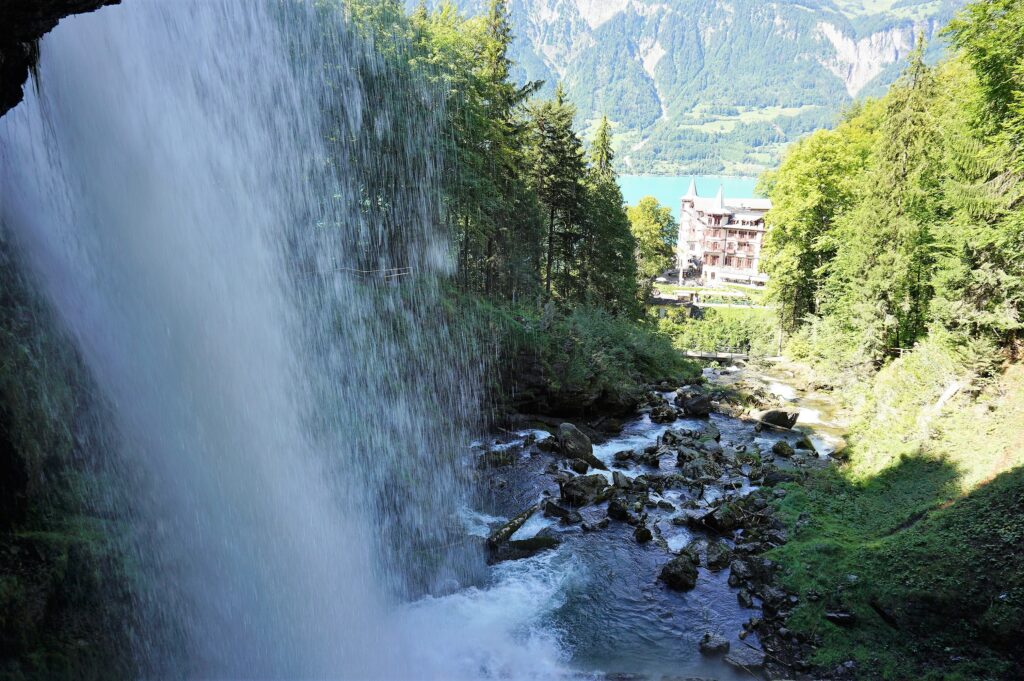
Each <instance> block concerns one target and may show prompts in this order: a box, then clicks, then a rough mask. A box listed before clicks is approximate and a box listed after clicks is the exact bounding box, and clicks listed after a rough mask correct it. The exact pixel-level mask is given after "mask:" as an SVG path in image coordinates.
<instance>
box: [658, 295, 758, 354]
mask: <svg viewBox="0 0 1024 681" xmlns="http://www.w3.org/2000/svg"><path fill="white" fill-rule="evenodd" d="M658 328H659V329H660V330H661V332H662V333H664V334H666V335H668V336H669V337H671V338H672V343H673V344H674V345H675V346H676V347H677V348H679V349H680V350H705V351H709V352H715V351H725V350H732V351H735V352H746V353H748V354H750V355H752V356H755V357H770V356H774V355H776V354H778V324H777V322H776V320H775V316H774V314H772V311H771V310H764V309H758V308H752V309H741V308H713V307H712V308H705V309H702V310H701V311H700V317H690V316H689V315H688V314H687V313H686V311H684V310H674V311H672V312H670V313H669V314H668V315H666V316H665V317H664V318H663V319H660V320H658Z"/></svg>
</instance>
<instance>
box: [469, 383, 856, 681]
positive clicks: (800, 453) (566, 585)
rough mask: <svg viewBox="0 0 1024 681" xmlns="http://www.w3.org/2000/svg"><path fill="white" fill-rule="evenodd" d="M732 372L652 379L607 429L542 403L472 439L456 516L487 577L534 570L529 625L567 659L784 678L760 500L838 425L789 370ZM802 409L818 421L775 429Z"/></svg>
mask: <svg viewBox="0 0 1024 681" xmlns="http://www.w3.org/2000/svg"><path fill="white" fill-rule="evenodd" d="M747 373H748V372H747V371H746V370H742V371H738V370H736V369H732V368H730V369H725V370H722V371H710V370H706V371H705V375H706V377H707V379H708V380H707V382H705V383H703V384H694V385H684V386H673V385H669V384H660V385H658V386H652V390H651V392H650V394H649V396H648V399H647V400H646V405H645V406H644V407H643V408H642V409H641V410H640V411H639V413H637V414H636V415H635V416H634V417H633V418H632V419H629V420H626V421H625V422H619V423H615V424H614V425H612V426H611V429H610V430H609V429H608V428H607V427H606V428H605V429H604V430H600V429H593V428H591V427H590V426H588V424H586V423H562V424H559V425H557V426H554V425H551V423H552V422H551V421H550V420H549V419H544V420H543V423H544V424H545V427H544V428H543V429H521V430H517V431H515V432H510V433H507V434H506V435H505V436H503V437H498V438H496V439H495V438H492V439H490V440H488V441H487V442H477V443H474V448H473V456H474V457H476V462H477V465H476V469H477V472H478V487H479V491H478V495H477V497H476V503H475V507H474V510H473V511H467V518H468V519H469V524H471V525H472V526H473V527H472V529H471V532H472V533H473V534H476V535H477V536H479V537H481V539H483V540H484V543H485V545H486V550H487V555H488V560H489V562H490V563H491V565H492V568H491V569H492V571H493V577H494V579H495V580H496V581H497V583H498V584H499V587H496V588H508V587H509V585H510V584H515V583H517V582H522V583H527V584H531V583H533V584H535V583H537V580H538V578H540V581H541V582H542V583H543V584H544V585H545V588H544V589H543V590H542V591H541V592H538V593H537V594H529V595H527V598H531V597H533V598H534V605H535V607H536V608H537V610H536V611H535V612H534V614H533V615H532V616H531V618H530V623H529V627H530V628H532V631H544V632H547V633H546V635H547V636H551V637H553V640H554V642H555V644H556V645H557V647H558V648H559V649H560V650H561V651H562V655H563V656H564V657H565V661H566V662H567V663H568V666H569V668H570V669H571V670H572V672H571V673H572V674H574V675H576V674H578V675H579V677H580V678H598V679H601V678H606V679H636V680H642V679H651V680H661V679H665V680H668V679H718V680H720V681H730V680H734V679H750V678H799V672H800V671H801V668H802V667H803V664H802V662H801V661H800V660H801V659H802V657H803V656H804V655H806V654H807V653H809V648H808V647H807V645H806V644H805V642H803V641H801V640H798V639H796V638H795V637H794V636H793V635H792V634H790V632H789V631H788V630H787V629H786V628H785V626H784V619H785V616H786V615H787V614H788V612H789V610H790V609H792V607H793V606H794V605H796V603H797V602H798V601H797V599H796V597H795V596H793V595H790V594H788V593H786V592H784V591H783V590H781V589H780V588H779V587H778V586H777V585H776V584H775V579H774V578H775V575H776V573H777V570H778V566H777V565H776V564H775V563H774V562H773V561H771V560H769V559H767V558H765V557H764V555H763V554H764V553H765V552H767V551H768V550H770V549H771V548H773V547H775V546H778V545H780V544H782V543H783V542H785V541H786V538H787V537H786V531H785V529H784V527H783V525H782V523H781V522H780V521H779V520H778V519H777V518H775V517H774V515H773V513H772V511H771V504H772V502H773V500H775V499H776V498H779V497H782V496H784V495H785V493H786V492H785V490H784V489H781V488H778V487H776V485H777V484H779V483H781V482H786V481H792V480H797V479H799V478H801V477H802V476H803V475H804V474H805V472H806V471H807V470H809V469H811V468H815V467H820V466H824V465H828V462H829V456H828V453H829V452H830V451H832V447H833V445H832V443H833V442H835V438H834V431H838V430H839V429H838V427H834V428H829V427H828V424H824V423H822V419H821V418H820V414H821V413H822V409H823V408H824V407H823V405H822V404H816V405H815V409H814V410H813V413H811V412H809V411H808V408H807V407H805V406H804V405H803V403H802V400H801V399H799V398H798V397H797V393H796V391H794V390H793V389H792V388H790V387H789V386H787V385H785V384H783V383H780V382H777V381H775V380H774V379H765V378H757V377H751V376H748V375H747ZM741 384H742V385H741ZM804 415H810V416H811V419H810V420H811V421H812V422H815V423H816V424H817V425H823V426H825V427H824V428H823V430H824V431H826V432H825V433H824V434H823V435H822V434H819V433H818V432H816V431H815V430H811V429H807V428H799V427H798V429H790V426H793V425H797V424H798V419H799V418H801V417H802V416H804ZM601 423H602V422H601V421H596V422H595V424H596V425H597V426H599V427H600V425H601ZM541 576H542V577H541ZM532 635H536V634H532Z"/></svg>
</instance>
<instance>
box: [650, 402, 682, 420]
mask: <svg viewBox="0 0 1024 681" xmlns="http://www.w3.org/2000/svg"><path fill="white" fill-rule="evenodd" d="M677 418H678V416H677V414H676V410H675V409H673V408H672V407H670V406H668V405H667V404H666V405H662V406H658V407H655V408H654V409H652V410H651V421H652V422H653V423H672V422H673V421H675V420H676V419H677Z"/></svg>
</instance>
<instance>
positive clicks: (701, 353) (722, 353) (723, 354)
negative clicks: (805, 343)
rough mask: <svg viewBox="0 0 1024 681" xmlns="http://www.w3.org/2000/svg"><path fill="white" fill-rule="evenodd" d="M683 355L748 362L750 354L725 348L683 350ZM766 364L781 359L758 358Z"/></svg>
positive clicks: (691, 357) (737, 349)
mask: <svg viewBox="0 0 1024 681" xmlns="http://www.w3.org/2000/svg"><path fill="white" fill-rule="evenodd" d="M683 355H684V356H685V357H689V358H690V359H704V360H726V361H728V360H734V359H740V360H748V359H750V354H749V353H747V352H745V351H744V350H743V349H741V348H726V349H724V350H683ZM759 359H763V360H765V361H767V362H778V361H781V360H782V357H759Z"/></svg>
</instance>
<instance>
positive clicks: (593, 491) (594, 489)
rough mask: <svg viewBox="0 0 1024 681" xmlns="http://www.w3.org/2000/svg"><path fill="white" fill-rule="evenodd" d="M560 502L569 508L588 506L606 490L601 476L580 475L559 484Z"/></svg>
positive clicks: (606, 486)
mask: <svg viewBox="0 0 1024 681" xmlns="http://www.w3.org/2000/svg"><path fill="white" fill-rule="evenodd" d="M561 488H562V493H561V496H562V501H564V502H565V503H567V504H569V505H570V506H577V507H579V506H589V505H590V504H593V503H595V502H597V501H598V500H599V499H601V498H602V497H603V495H604V493H605V491H606V490H607V489H608V481H607V480H605V477H604V476H603V475H581V476H579V477H578V478H573V479H572V480H567V481H565V482H563V483H562V484H561Z"/></svg>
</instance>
